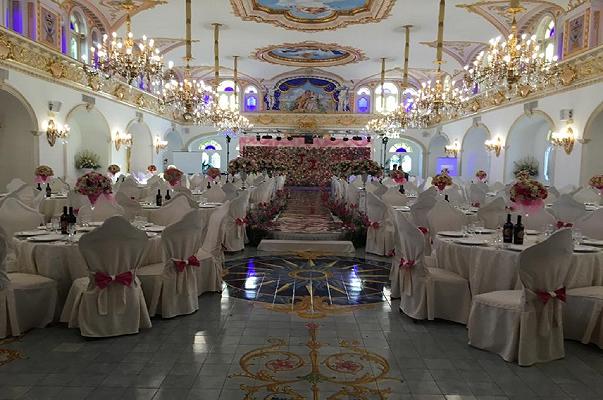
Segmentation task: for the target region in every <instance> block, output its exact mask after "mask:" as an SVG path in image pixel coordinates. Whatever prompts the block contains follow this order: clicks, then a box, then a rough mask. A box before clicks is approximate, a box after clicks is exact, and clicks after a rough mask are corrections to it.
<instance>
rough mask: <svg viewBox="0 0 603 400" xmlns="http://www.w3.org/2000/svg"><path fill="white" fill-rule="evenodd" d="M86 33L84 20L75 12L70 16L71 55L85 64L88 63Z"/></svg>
mask: <svg viewBox="0 0 603 400" xmlns="http://www.w3.org/2000/svg"><path fill="white" fill-rule="evenodd" d="M86 33H87V29H86V23H85V22H84V19H83V18H82V16H81V14H80V13H79V12H78V11H73V12H72V13H71V15H70V16H69V35H70V39H69V55H70V56H71V57H73V58H75V59H76V60H82V61H84V62H88V53H87V50H88V49H87V46H86Z"/></svg>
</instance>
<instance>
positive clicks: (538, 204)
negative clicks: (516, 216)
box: [510, 176, 548, 215]
mask: <svg viewBox="0 0 603 400" xmlns="http://www.w3.org/2000/svg"><path fill="white" fill-rule="evenodd" d="M547 197H548V191H547V190H546V187H544V185H543V184H542V183H540V182H538V181H536V180H534V179H530V178H526V177H524V176H522V177H521V178H520V179H518V180H517V181H516V182H515V183H514V184H513V186H511V190H510V200H511V202H512V203H513V206H514V207H515V208H517V209H518V210H520V211H521V212H522V213H523V214H525V215H528V214H533V213H534V212H536V211H538V210H539V209H541V208H542V207H544V200H545V199H546V198H547Z"/></svg>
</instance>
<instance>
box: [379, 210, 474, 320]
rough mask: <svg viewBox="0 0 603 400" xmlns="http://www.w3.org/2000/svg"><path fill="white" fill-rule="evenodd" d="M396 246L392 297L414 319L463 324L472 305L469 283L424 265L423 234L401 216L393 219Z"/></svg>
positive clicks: (391, 277) (391, 275) (392, 272)
mask: <svg viewBox="0 0 603 400" xmlns="http://www.w3.org/2000/svg"><path fill="white" fill-rule="evenodd" d="M396 222H397V232H398V238H397V239H398V245H397V248H396V256H395V257H394V259H393V261H392V269H391V273H390V280H391V282H392V296H394V295H395V294H399V297H400V310H401V311H402V312H403V313H405V314H406V315H408V316H409V317H411V318H414V319H429V320H433V319H435V318H441V319H446V320H449V321H455V322H459V323H466V322H467V316H468V315H469V308H470V306H471V293H470V292H469V283H468V282H467V280H466V279H463V278H462V277H460V276H459V275H457V274H455V273H453V272H450V271H446V270H443V269H440V268H427V267H426V265H425V241H424V240H423V233H422V232H421V231H420V230H419V229H417V227H416V226H414V225H413V224H411V223H410V222H409V221H408V220H407V219H406V218H405V217H404V216H402V215H398V216H397V218H396Z"/></svg>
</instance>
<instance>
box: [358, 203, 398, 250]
mask: <svg viewBox="0 0 603 400" xmlns="http://www.w3.org/2000/svg"><path fill="white" fill-rule="evenodd" d="M366 196H367V217H368V220H369V221H368V223H369V226H368V228H367V233H366V249H365V250H366V252H367V253H373V254H378V255H380V256H385V255H387V254H390V253H391V251H392V250H393V249H394V225H393V212H392V210H391V207H389V206H387V205H386V204H385V203H384V202H383V201H381V199H379V198H378V197H377V196H375V195H374V194H373V193H370V192H369V193H366Z"/></svg>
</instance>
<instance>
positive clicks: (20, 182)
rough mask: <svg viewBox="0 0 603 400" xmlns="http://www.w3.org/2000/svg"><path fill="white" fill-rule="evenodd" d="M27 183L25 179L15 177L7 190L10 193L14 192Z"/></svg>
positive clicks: (7, 186)
mask: <svg viewBox="0 0 603 400" xmlns="http://www.w3.org/2000/svg"><path fill="white" fill-rule="evenodd" d="M26 184H27V183H26V182H24V181H23V180H21V179H19V178H13V179H12V180H11V181H10V182H9V183H8V184H7V185H6V191H7V192H8V193H10V192H14V191H16V190H17V189H19V188H20V187H21V186H23V185H26Z"/></svg>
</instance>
